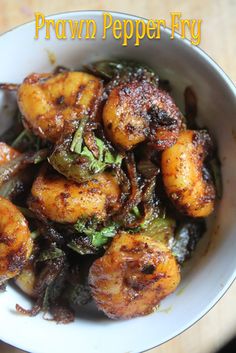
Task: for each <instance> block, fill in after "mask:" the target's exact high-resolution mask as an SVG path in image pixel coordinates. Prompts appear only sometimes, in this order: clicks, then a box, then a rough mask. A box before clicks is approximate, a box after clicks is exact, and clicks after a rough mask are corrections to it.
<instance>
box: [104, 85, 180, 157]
mask: <svg viewBox="0 0 236 353" xmlns="http://www.w3.org/2000/svg"><path fill="white" fill-rule="evenodd" d="M103 122H104V127H105V131H106V134H107V136H108V138H109V139H110V140H111V141H112V142H113V143H114V144H115V145H116V146H119V147H121V148H122V149H124V150H130V149H132V148H134V147H135V146H136V145H137V144H139V143H141V142H144V141H149V142H151V144H152V145H153V146H154V148H156V149H157V150H164V149H165V148H167V147H170V146H172V145H173V144H174V143H175V142H176V140H177V137H178V134H179V131H180V129H181V125H182V115H181V113H180V111H179V109H178V107H177V106H176V105H175V103H174V101H173V99H172V98H171V97H170V95H169V94H168V93H167V92H165V91H163V90H161V89H159V88H158V87H157V86H156V85H154V84H153V83H151V82H148V81H131V82H129V83H121V84H120V85H119V86H117V87H115V88H113V89H112V91H111V92H110V94H109V96H108V99H107V102H106V104H105V107H104V110H103Z"/></svg>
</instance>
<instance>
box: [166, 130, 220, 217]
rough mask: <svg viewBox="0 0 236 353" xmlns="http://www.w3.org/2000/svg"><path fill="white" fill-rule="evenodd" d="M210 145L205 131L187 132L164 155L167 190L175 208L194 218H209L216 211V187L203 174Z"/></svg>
mask: <svg viewBox="0 0 236 353" xmlns="http://www.w3.org/2000/svg"><path fill="white" fill-rule="evenodd" d="M210 143H211V141H210V136H209V135H208V134H207V133H206V132H205V131H193V130H186V131H182V132H181V133H180V135H179V138H178V140H177V142H176V144H175V145H174V146H172V147H171V148H168V149H166V150H165V151H164V152H163V153H162V162H161V165H162V175H163V182H164V186H165V190H166V192H167V194H168V196H169V197H170V199H171V200H172V202H173V203H174V204H175V206H176V207H177V208H178V209H179V210H180V211H182V212H184V213H185V214H187V215H188V216H191V217H206V216H208V215H209V214H210V213H211V212H212V211H213V208H214V200H215V197H216V192H215V187H214V184H213V182H212V181H211V179H210V178H204V173H203V162H204V160H205V158H206V156H207V154H208V147H209V144H210Z"/></svg>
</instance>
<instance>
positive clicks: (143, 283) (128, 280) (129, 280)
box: [89, 232, 180, 319]
mask: <svg viewBox="0 0 236 353" xmlns="http://www.w3.org/2000/svg"><path fill="white" fill-rule="evenodd" d="M179 282H180V271H179V266H178V264H177V263H176V260H175V258H174V256H173V255H172V254H171V252H170V250H169V249H168V248H167V247H166V246H165V245H164V244H163V243H161V242H157V241H155V240H153V239H151V238H149V237H147V236H144V235H142V234H141V233H140V234H132V235H131V234H129V233H124V232H123V233H120V234H118V235H116V236H115V238H114V239H113V241H112V243H111V246H110V247H109V249H108V250H107V252H106V253H105V255H104V256H102V257H100V258H99V259H97V260H96V261H95V262H94V263H93V264H92V266H91V268H90V273H89V284H90V287H91V291H92V295H93V298H94V300H95V302H96V304H97V307H98V308H99V309H100V310H102V311H103V312H104V313H105V314H106V315H107V316H108V317H110V318H117V319H118V318H119V319H122V318H123V319H128V318H131V317H136V316H140V315H146V314H149V313H150V312H152V311H153V310H154V309H155V307H156V306H157V305H158V303H159V302H160V301H161V300H162V299H163V298H165V297H166V296H167V295H169V294H170V293H172V292H173V291H174V290H175V289H176V287H177V286H178V284H179Z"/></svg>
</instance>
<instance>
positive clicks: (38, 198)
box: [30, 172, 120, 223]
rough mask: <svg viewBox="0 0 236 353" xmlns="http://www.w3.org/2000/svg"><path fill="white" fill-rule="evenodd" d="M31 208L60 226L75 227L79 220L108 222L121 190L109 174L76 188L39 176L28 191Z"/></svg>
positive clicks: (61, 180) (55, 178) (70, 183)
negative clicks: (95, 218)
mask: <svg viewBox="0 0 236 353" xmlns="http://www.w3.org/2000/svg"><path fill="white" fill-rule="evenodd" d="M31 195H32V196H31V198H30V207H31V209H32V210H33V211H36V212H40V213H41V214H43V215H44V216H45V217H47V218H48V219H50V220H52V221H55V222H59V223H75V222H76V221H77V220H78V219H80V218H91V217H94V216H96V217H97V218H98V219H100V220H104V219H106V218H107V215H108V209H112V207H115V205H116V204H119V197H120V188H119V184H118V182H117V181H116V178H115V177H114V176H113V175H111V174H110V173H106V172H104V173H101V174H98V175H97V176H96V177H94V179H93V180H90V181H88V182H85V183H81V184H77V183H75V182H73V181H70V180H67V179H66V178H64V177H63V176H59V175H50V176H48V175H45V174H43V173H42V174H40V175H39V176H38V177H37V178H36V180H35V181H34V184H33V186H32V190H31Z"/></svg>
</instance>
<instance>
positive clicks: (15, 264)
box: [0, 196, 32, 283]
mask: <svg viewBox="0 0 236 353" xmlns="http://www.w3.org/2000/svg"><path fill="white" fill-rule="evenodd" d="M0 214H1V220H0V283H2V282H4V281H5V280H7V279H9V278H12V277H15V276H16V275H17V274H18V273H19V272H20V271H21V270H22V268H23V267H24V265H25V263H26V261H27V260H28V258H29V256H30V254H31V251H32V240H31V238H30V230H29V228H28V224H27V221H26V220H25V218H24V216H23V215H22V214H21V212H20V211H19V210H18V209H17V208H16V206H14V205H13V204H12V203H11V202H10V201H9V200H7V199H4V198H3V197H1V196H0Z"/></svg>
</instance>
